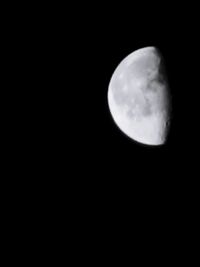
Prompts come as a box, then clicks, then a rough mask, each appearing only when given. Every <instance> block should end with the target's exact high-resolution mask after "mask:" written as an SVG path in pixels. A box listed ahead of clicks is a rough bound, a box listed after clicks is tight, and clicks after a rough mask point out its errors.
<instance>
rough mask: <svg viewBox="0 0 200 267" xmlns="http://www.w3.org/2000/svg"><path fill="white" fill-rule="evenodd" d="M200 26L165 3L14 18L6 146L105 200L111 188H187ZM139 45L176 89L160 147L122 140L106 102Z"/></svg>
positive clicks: (192, 169) (34, 166)
mask: <svg viewBox="0 0 200 267" xmlns="http://www.w3.org/2000/svg"><path fill="white" fill-rule="evenodd" d="M197 22H198V21H197V17H196V12H195V9H194V8H192V9H191V8H190V7H187V8H186V7H184V5H182V8H180V7H179V6H178V5H177V6H173V5H167V4H163V5H161V4H160V5H158V4H155V5H153V4H151V5H149V6H148V5H147V4H146V3H145V4H144V6H143V3H141V4H140V5H139V4H138V3H134V5H123V4H122V5H118V4H116V5H115V6H113V7H110V6H109V5H103V4H93V5H92V4H85V3H84V4H82V5H81V4H80V3H79V4H78V7H72V6H65V7H63V8H61V7H55V6H54V5H48V6H40V8H37V6H35V7H32V8H30V7H27V8H26V12H25V9H24V8H23V9H22V12H21V13H16V14H15V17H14V20H12V22H11V24H10V27H11V31H10V32H9V35H10V36H11V40H12V41H11V42H10V43H9V42H8V43H9V45H10V53H11V55H12V56H13V57H12V60H13V64H12V65H11V66H12V68H13V69H14V70H15V69H17V71H16V74H15V76H14V77H13V78H12V81H13V82H15V83H16V84H17V88H19V89H18V90H15V89H13V91H12V94H11V96H12V98H13V102H15V105H16V109H15V110H16V112H14V114H13V122H15V123H16V124H14V125H15V127H13V129H14V132H15V133H16V134H15V135H14V137H13V136H12V138H13V139H12V140H14V142H15V141H16V142H15V145H16V143H17V149H16V150H15V152H16V154H15V155H18V154H20V155H21V156H22V158H23V159H24V160H25V162H27V163H26V164H25V165H26V166H27V170H26V168H24V170H26V171H28V173H29V170H31V172H33V174H35V173H37V172H39V173H38V175H39V176H40V175H44V176H49V175H50V176H51V177H55V176H57V177H63V178H62V180H61V183H64V184H65V183H68V182H69V183H72V184H73V183H75V184H76V183H77V184H78V186H80V188H83V187H84V188H85V190H86V189H88V190H89V191H90V192H96V190H97V191H99V192H102V191H104V190H105V191H106V190H107V192H111V195H112V192H113V191H114V192H115V190H114V189H113V188H115V187H116V192H118V193H116V195H117V194H123V195H124V196H125V195H128V196H130V197H132V193H131V191H132V190H134V188H138V189H139V191H140V190H141V191H143V190H144V189H145V190H147V191H151V190H153V191H157V193H158V192H159V193H160V194H161V195H162V193H167V192H168V191H169V190H172V191H173V190H175V191H174V192H179V188H180V187H184V188H187V187H191V189H193V188H194V187H193V186H194V184H196V183H197V180H196V174H195V173H196V171H198V170H197V166H196V164H197V158H198V157H197V156H198V149H199V141H198V133H199V130H198V114H199V111H198V101H199V92H198V91H199V90H198V85H199V84H198V61H199V53H198V45H199V40H198V34H197V33H198V26H197V25H198V24H197ZM145 46H156V47H158V48H159V49H160V50H161V53H162V54H163V56H164V58H165V63H166V68H167V73H168V78H169V83H170V88H171V93H172V108H173V111H172V125H171V131H170V135H169V139H168V142H167V144H166V145H164V146H159V147H148V146H143V145H140V144H138V143H136V142H134V141H132V140H131V139H129V138H128V137H126V136H125V135H124V134H123V133H122V132H121V131H120V130H119V129H118V128H117V126H116V125H115V124H114V122H113V120H112V118H111V115H110V112H109V109H108V103H107V90H108V84H109V81H110V78H111V76H112V74H113V71H114V70H115V68H116V66H117V65H118V64H119V62H120V61H121V60H122V59H123V58H124V57H125V56H127V55H128V54H130V53H131V52H133V51H134V50H137V49H139V48H142V47H145ZM16 99H18V101H16ZM18 138H19V139H18ZM19 140H20V142H19ZM22 148H23V149H22ZM28 155H29V156H30V157H29V156H28ZM22 162H23V161H22ZM39 170H40V171H39ZM26 171H25V172H26ZM30 174H31V173H30ZM64 177H66V179H65V178H64ZM68 177H69V178H68ZM51 181H52V182H53V183H54V182H55V183H56V181H55V180H54V178H52V180H51ZM76 181H77V182H76ZM93 186H94V188H93ZM137 186H138V187H137ZM75 188H76V186H75ZM93 189H94V190H93ZM194 189H195V188H194ZM121 190H122V191H121ZM129 190H130V191H129ZM177 190H178V191H177ZM94 194H95V193H94ZM108 194H110V193H108ZM175 195H176V193H175ZM174 197H175V196H174Z"/></svg>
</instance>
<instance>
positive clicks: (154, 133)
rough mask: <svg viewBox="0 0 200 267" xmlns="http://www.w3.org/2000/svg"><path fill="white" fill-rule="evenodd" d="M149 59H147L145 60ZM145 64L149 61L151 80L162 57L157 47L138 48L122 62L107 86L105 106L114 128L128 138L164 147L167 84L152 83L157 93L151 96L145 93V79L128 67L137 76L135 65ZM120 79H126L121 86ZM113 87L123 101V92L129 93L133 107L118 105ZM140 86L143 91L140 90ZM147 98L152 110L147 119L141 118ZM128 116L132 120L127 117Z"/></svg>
mask: <svg viewBox="0 0 200 267" xmlns="http://www.w3.org/2000/svg"><path fill="white" fill-rule="evenodd" d="M148 57H150V58H149V59H148ZM145 60H146V61H148V60H149V61H148V63H150V66H151V65H152V66H151V70H152V73H153V74H152V75H153V76H152V77H154V75H155V74H154V73H157V71H158V62H160V60H161V54H160V53H159V51H158V50H157V48H156V47H145V48H141V49H139V50H136V51H135V52H133V53H131V54H130V55H128V56H127V57H126V58H125V59H123V60H122V61H121V63H120V64H119V65H118V67H117V68H116V70H115V71H114V73H113V75H112V77H111V80H110V83H109V88H108V105H109V109H110V113H111V115H112V118H113V120H114V121H115V123H116V125H117V126H118V127H119V129H120V130H121V131H122V132H123V133H124V134H126V135H127V136H128V137H130V138H131V139H133V140H134V141H137V142H139V143H142V144H145V145H163V144H164V143H165V142H166V139H167V135H168V131H169V122H170V121H169V106H170V103H169V88H168V83H167V82H166V83H165V84H162V83H156V79H155V84H154V86H155V89H156V90H155V91H154V92H153V93H152V92H150V91H148V89H149V88H148V86H147V83H146V82H148V81H147V77H146V76H145V75H143V74H141V76H140V73H137V74H136V73H134V72H130V67H132V66H133V69H134V68H135V70H136V72H137V63H138V62H140V61H144V62H145ZM135 62H136V64H135ZM134 64H135V65H134ZM138 74H139V76H138ZM123 76H124V77H126V78H124V79H125V80H124V82H122V80H123ZM138 77H139V78H138ZM155 77H157V76H155ZM120 80H121V82H120ZM116 85H117V86H118V89H117V90H118V93H119V94H121V96H122V98H123V97H124V93H125V91H128V92H129V91H131V92H132V95H131V96H132V97H133V104H132V105H131V102H130V101H129V100H128V101H129V102H126V101H127V100H126V99H125V100H122V101H121V102H122V103H120V104H119V103H117V101H116V99H115V96H114V93H113V92H114V91H115V89H116V88H115V86H116ZM142 85H143V88H142V87H141V86H142ZM141 88H142V90H141ZM149 92H150V93H149ZM134 97H135V99H134ZM146 98H148V101H149V103H150V106H151V109H152V111H151V112H150V114H148V115H147V116H145V115H141V110H142V109H143V106H144V105H145V102H144V101H145V99H146ZM137 99H138V100H137ZM123 101H124V102H123ZM137 101H138V102H137ZM130 112H132V113H133V114H134V116H129V115H128V114H129V113H130ZM167 125H168V126H167Z"/></svg>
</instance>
